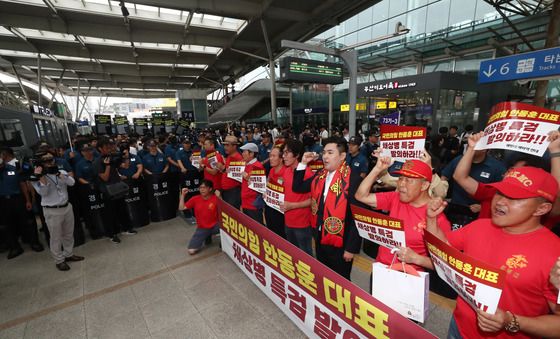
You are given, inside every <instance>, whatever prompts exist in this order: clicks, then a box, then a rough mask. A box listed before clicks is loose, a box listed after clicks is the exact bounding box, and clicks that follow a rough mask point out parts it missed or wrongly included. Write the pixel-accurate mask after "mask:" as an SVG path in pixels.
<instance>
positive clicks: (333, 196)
mask: <svg viewBox="0 0 560 339" xmlns="http://www.w3.org/2000/svg"><path fill="white" fill-rule="evenodd" d="M327 173H328V172H327V170H325V169H323V170H321V171H320V172H319V174H318V175H317V176H316V177H315V178H314V179H313V182H312V183H311V224H312V225H313V227H317V214H318V213H317V212H318V208H319V205H320V202H321V200H320V199H323V191H324V189H325V182H326V178H327ZM349 187H350V167H348V165H347V164H346V162H343V163H342V165H341V166H340V167H339V168H338V169H337V170H336V172H335V173H334V176H333V178H332V180H331V184H330V187H329V192H328V193H327V198H326V199H325V202H324V209H323V227H322V230H321V244H322V245H331V246H334V247H339V248H340V247H342V245H343V242H344V220H345V219H346V209H347V207H348V188H349Z"/></svg>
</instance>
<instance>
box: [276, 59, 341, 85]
mask: <svg viewBox="0 0 560 339" xmlns="http://www.w3.org/2000/svg"><path fill="white" fill-rule="evenodd" d="M280 81H281V82H298V83H316V84H332V85H337V84H341V83H342V65H341V64H335V63H330V62H322V61H317V60H309V59H300V58H292V57H286V58H284V59H282V60H281V61H280Z"/></svg>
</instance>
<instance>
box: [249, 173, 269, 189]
mask: <svg viewBox="0 0 560 339" xmlns="http://www.w3.org/2000/svg"><path fill="white" fill-rule="evenodd" d="M249 175H250V176H249V188H250V189H252V190H253V191H257V192H259V193H261V194H265V192H266V175H265V171H264V170H261V169H256V170H252V171H251V173H250V174H249Z"/></svg>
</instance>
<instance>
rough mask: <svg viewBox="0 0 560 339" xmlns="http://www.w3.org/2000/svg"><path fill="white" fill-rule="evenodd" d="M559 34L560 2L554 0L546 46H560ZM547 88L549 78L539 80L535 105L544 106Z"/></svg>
mask: <svg viewBox="0 0 560 339" xmlns="http://www.w3.org/2000/svg"><path fill="white" fill-rule="evenodd" d="M559 35H560V4H559V3H558V1H553V4H552V11H551V12H550V21H549V23H548V31H547V35H546V41H545V43H544V48H552V47H556V46H558V36H559ZM547 89H548V80H540V81H537V88H536V89H535V99H534V101H533V104H534V105H535V106H540V107H544V105H545V103H546V91H547Z"/></svg>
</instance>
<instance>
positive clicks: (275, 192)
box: [264, 180, 284, 214]
mask: <svg viewBox="0 0 560 339" xmlns="http://www.w3.org/2000/svg"><path fill="white" fill-rule="evenodd" d="M264 203H265V204H267V205H268V206H269V207H271V208H274V209H275V210H277V211H278V212H281V213H282V214H284V212H282V211H281V210H280V205H282V204H284V187H282V185H280V184H279V183H276V182H272V181H271V180H269V181H268V182H267V183H266V191H265V193H264Z"/></svg>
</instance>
